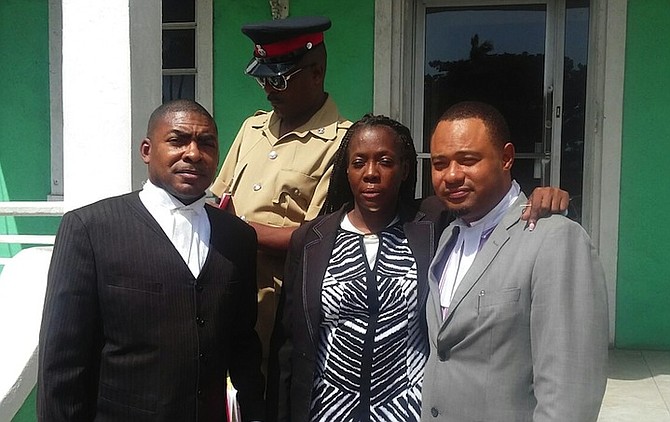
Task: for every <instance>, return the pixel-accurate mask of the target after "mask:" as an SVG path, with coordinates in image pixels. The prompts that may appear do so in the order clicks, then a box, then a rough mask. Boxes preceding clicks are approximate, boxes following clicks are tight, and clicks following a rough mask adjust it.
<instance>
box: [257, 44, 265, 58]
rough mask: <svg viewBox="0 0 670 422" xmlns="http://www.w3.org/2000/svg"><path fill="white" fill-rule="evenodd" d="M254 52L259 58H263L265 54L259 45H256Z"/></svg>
mask: <svg viewBox="0 0 670 422" xmlns="http://www.w3.org/2000/svg"><path fill="white" fill-rule="evenodd" d="M256 51H257V52H258V55H259V56H261V57H265V56H266V55H267V53H266V52H265V50H263V47H262V46H261V45H260V44H256Z"/></svg>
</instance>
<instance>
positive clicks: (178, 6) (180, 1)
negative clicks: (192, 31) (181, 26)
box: [163, 0, 195, 23]
mask: <svg viewBox="0 0 670 422" xmlns="http://www.w3.org/2000/svg"><path fill="white" fill-rule="evenodd" d="M167 22H195V0H163V23H167Z"/></svg>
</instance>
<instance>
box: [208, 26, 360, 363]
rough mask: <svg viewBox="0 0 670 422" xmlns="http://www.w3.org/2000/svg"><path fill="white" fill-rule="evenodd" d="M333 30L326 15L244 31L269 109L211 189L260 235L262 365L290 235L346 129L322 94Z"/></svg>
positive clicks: (311, 213) (244, 135)
mask: <svg viewBox="0 0 670 422" xmlns="http://www.w3.org/2000/svg"><path fill="white" fill-rule="evenodd" d="M330 26H331V22H330V20H329V19H328V18H325V17H295V18H288V19H284V20H273V21H267V22H260V23H255V24H250V25H245V26H243V27H242V32H243V33H244V34H245V35H247V36H248V37H249V38H251V40H252V41H253V42H254V45H255V48H254V53H253V58H252V59H251V62H250V63H249V65H248V66H247V68H246V73H247V74H248V75H250V76H252V77H254V78H255V79H256V81H258V84H259V85H260V86H261V88H262V89H263V90H264V91H265V92H266V94H267V99H268V101H269V102H270V104H271V105H272V111H270V112H266V111H258V112H256V114H255V115H254V116H251V117H249V118H248V119H247V120H246V121H245V122H244V123H243V124H242V127H241V129H240V131H239V133H238V134H237V137H236V138H235V141H234V142H233V144H232V146H231V148H230V151H229V152H228V155H227V157H226V159H225V161H224V163H223V167H222V168H221V172H220V173H219V175H218V177H217V178H216V180H215V181H214V184H213V185H212V187H211V191H212V192H213V193H214V194H215V195H216V196H218V197H223V199H224V200H225V198H226V197H227V196H228V195H230V197H231V198H232V199H231V200H230V204H231V205H233V208H234V211H235V213H236V214H237V215H238V216H239V217H240V218H242V219H244V220H246V221H247V222H248V223H249V224H251V225H252V226H253V227H254V229H256V233H257V235H258V245H259V251H258V290H259V291H258V301H259V305H258V322H257V325H256V329H257V331H258V334H259V336H260V338H261V341H262V343H263V353H264V357H265V361H266V362H267V354H268V348H269V347H268V346H269V339H270V334H271V332H272V327H273V323H274V315H275V311H276V305H277V302H278V300H279V292H280V289H281V284H282V278H283V270H284V259H285V252H286V249H287V248H288V243H289V240H290V238H291V234H292V233H293V231H294V230H295V229H296V228H297V227H298V226H299V225H300V224H302V223H303V222H304V221H306V220H311V219H313V218H314V217H316V216H317V215H318V214H319V212H320V210H321V206H322V204H323V201H324V199H325V196H326V193H327V191H328V182H329V179H330V173H331V167H332V163H333V159H334V155H335V152H336V151H337V149H338V147H339V144H340V141H341V139H342V137H343V136H344V133H345V132H346V130H347V128H348V127H349V126H350V125H351V122H350V121H348V120H346V119H345V118H344V117H342V116H341V115H340V114H339V112H338V110H337V106H336V105H335V103H334V102H333V100H332V99H331V98H330V96H329V95H328V93H326V92H325V91H324V79H325V75H326V47H325V44H324V31H326V30H327V29H328V28H330ZM264 366H265V365H264Z"/></svg>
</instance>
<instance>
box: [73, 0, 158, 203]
mask: <svg viewBox="0 0 670 422" xmlns="http://www.w3.org/2000/svg"><path fill="white" fill-rule="evenodd" d="M131 11H132V14H133V17H132V22H133V25H132V27H131ZM160 16H161V9H160V0H150V1H147V0H114V1H104V2H103V1H90V0H63V2H62V18H63V50H62V51H63V67H62V88H63V179H64V181H63V182H64V201H65V208H66V210H69V209H73V208H76V207H79V206H81V205H85V204H88V203H91V202H94V201H96V200H98V199H102V198H106V197H109V196H113V195H119V194H122V193H126V192H130V191H131V190H132V189H133V187H135V188H136V187H138V182H137V180H139V179H142V178H143V177H144V176H143V175H144V174H145V173H144V168H143V166H142V164H139V165H138V162H139V150H138V147H139V142H140V139H141V138H142V136H143V131H144V129H142V128H144V127H146V122H147V119H148V116H149V114H150V113H151V110H153V109H154V108H155V107H156V106H158V105H159V104H160V100H161V94H160V90H161V71H160V66H161V42H160V40H161V19H160ZM140 28H141V29H140ZM131 36H132V39H131ZM133 39H134V40H136V41H133ZM131 45H132V46H133V48H131ZM136 47H137V48H136ZM131 63H132V67H131ZM133 82H134V83H135V86H136V89H135V90H134V93H133V89H132V88H133ZM131 100H132V101H131ZM134 173H135V174H136V176H135V179H137V180H136V181H135V183H133V174H134Z"/></svg>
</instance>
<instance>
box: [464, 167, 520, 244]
mask: <svg viewBox="0 0 670 422" xmlns="http://www.w3.org/2000/svg"><path fill="white" fill-rule="evenodd" d="M520 193H521V187H520V186H519V184H518V183H517V182H516V180H512V186H510V188H509V190H508V191H507V193H506V194H505V196H504V197H503V198H502V199H501V200H500V202H498V204H497V205H496V206H495V207H493V209H492V210H491V211H489V212H488V213H487V214H486V215H485V216H484V217H482V218H480V219H479V220H477V221H473V222H471V223H470V224H468V223H466V222H465V221H463V220H462V219H461V218H459V219H458V220H456V224H457V225H458V226H460V227H461V230H463V229H465V230H467V229H468V228H477V229H481V231H482V232H486V231H488V230H490V229H491V228H493V227H495V226H497V225H498V223H500V220H502V218H503V216H504V215H505V213H506V212H507V209H508V208H509V207H510V206H511V205H512V204H513V203H514V202H515V201H516V200H517V198H519V194H520Z"/></svg>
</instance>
